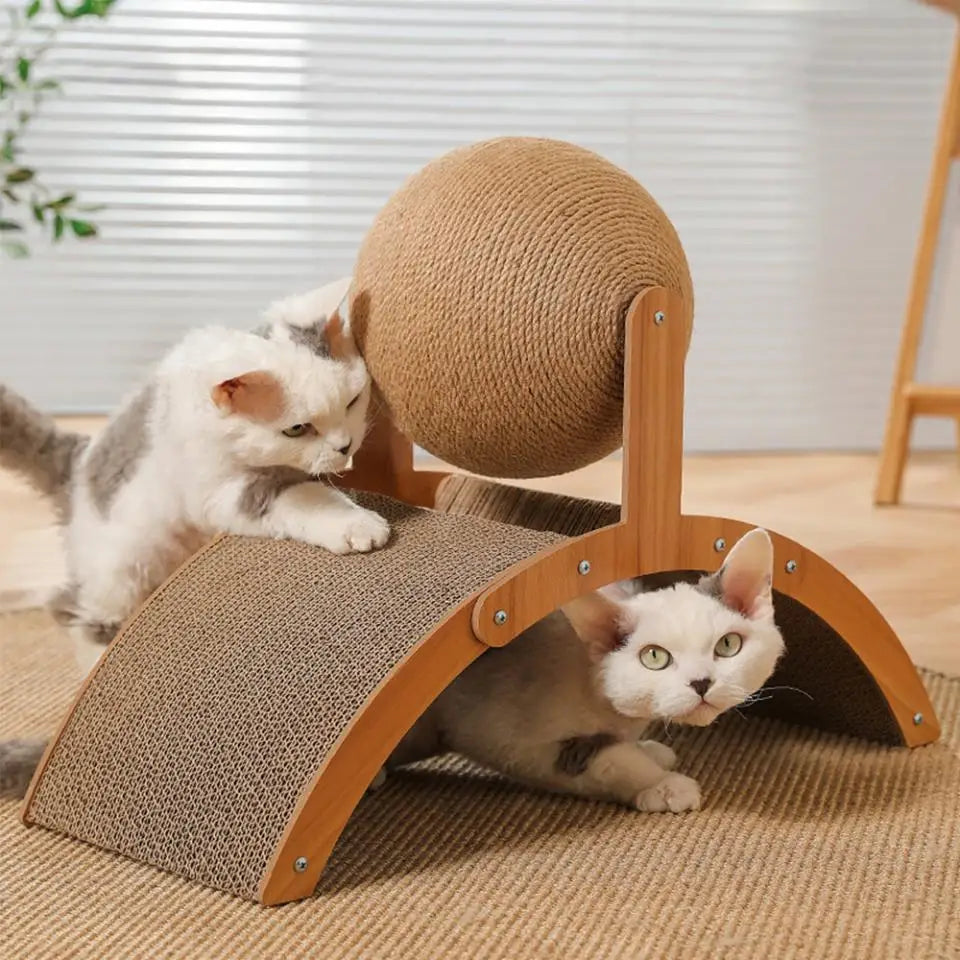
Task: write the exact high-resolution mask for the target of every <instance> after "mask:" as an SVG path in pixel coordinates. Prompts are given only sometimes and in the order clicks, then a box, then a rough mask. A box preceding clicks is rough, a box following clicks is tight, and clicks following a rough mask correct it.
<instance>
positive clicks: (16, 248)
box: [0, 240, 30, 260]
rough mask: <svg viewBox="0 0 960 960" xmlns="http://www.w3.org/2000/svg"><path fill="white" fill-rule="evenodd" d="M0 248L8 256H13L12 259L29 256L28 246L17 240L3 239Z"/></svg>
mask: <svg viewBox="0 0 960 960" xmlns="http://www.w3.org/2000/svg"><path fill="white" fill-rule="evenodd" d="M0 250H3V252H4V253H5V254H6V255H7V256H8V257H13V259H14V260H22V259H23V258H24V257H29V256H30V248H29V247H28V246H27V245H26V244H25V243H21V242H20V241H19V240H4V241H3V242H2V243H0Z"/></svg>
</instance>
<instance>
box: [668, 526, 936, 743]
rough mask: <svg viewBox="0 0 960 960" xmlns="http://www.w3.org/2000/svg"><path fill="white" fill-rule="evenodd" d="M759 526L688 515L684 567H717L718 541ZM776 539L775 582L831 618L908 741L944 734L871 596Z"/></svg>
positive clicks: (730, 541)
mask: <svg viewBox="0 0 960 960" xmlns="http://www.w3.org/2000/svg"><path fill="white" fill-rule="evenodd" d="M752 526H754V525H753V524H748V523H745V522H743V521H742V520H731V519H727V518H724V517H707V516H684V517H682V526H681V531H682V532H681V558H680V565H679V568H680V569H684V570H687V569H689V570H709V569H711V568H712V567H714V566H716V562H717V551H716V548H715V544H716V543H717V541H718V540H719V539H722V540H723V541H725V543H727V544H731V545H732V544H733V543H734V542H736V540H737V539H739V538H740V537H742V536H743V534H745V533H746V532H747V531H748V530H750V529H751V528H752ZM768 532H769V533H770V536H771V538H772V539H773V547H774V556H775V557H776V566H775V568H774V576H773V586H774V589H776V590H778V591H779V592H780V593H782V594H784V595H786V596H789V597H793V598H794V599H795V600H797V601H799V602H800V603H802V604H803V606H804V607H806V608H807V609H808V610H810V611H812V612H813V613H815V614H816V615H817V616H818V617H819V618H820V619H822V620H823V621H824V622H825V623H827V624H828V625H829V626H830V627H831V628H832V630H834V631H835V632H836V633H837V634H838V635H839V636H840V637H841V638H842V639H843V641H844V642H845V643H846V644H847V646H849V647H850V648H851V649H852V650H853V652H854V653H855V654H856V655H857V657H858V658H859V659H860V660H861V662H862V663H863V664H864V666H865V667H866V669H867V671H868V672H869V673H870V675H871V676H872V677H873V679H874V681H875V682H876V684H877V686H878V687H879V688H880V691H881V693H882V694H883V696H884V698H885V699H886V701H887V704H888V705H889V707H890V710H891V712H892V713H893V716H894V718H895V720H896V723H897V726H898V727H899V728H900V732H901V734H902V738H903V743H904V744H905V745H906V746H909V747H918V746H921V745H923V744H925V743H931V742H933V741H934V740H936V739H937V738H938V737H939V736H940V725H939V724H938V722H937V718H936V715H935V714H934V711H933V706H932V705H931V703H930V698H929V697H928V696H927V691H926V690H925V689H924V686H923V683H922V682H921V681H920V677H919V676H918V675H917V670H916V667H914V665H913V663H912V661H911V660H910V657H909V656H908V655H907V652H906V650H904V648H903V645H902V644H901V643H900V640H899V638H898V637H897V635H896V633H894V631H893V628H892V627H891V626H890V624H889V623H888V622H887V621H886V619H885V618H884V616H883V615H882V614H881V613H880V611H879V610H878V609H877V608H876V607H875V606H874V604H873V603H872V602H871V600H870V599H869V598H868V597H867V596H866V595H865V594H864V593H863V592H862V591H861V590H860V589H859V588H858V587H856V586H855V585H854V584H853V583H852V582H851V581H850V580H848V579H847V577H845V576H844V575H843V574H842V573H841V572H840V571H839V570H837V568H836V567H834V566H833V565H832V564H831V563H828V562H827V561H826V560H824V559H823V557H821V556H820V555H819V554H816V553H814V552H813V551H812V550H809V549H807V548H806V547H803V546H801V545H800V544H799V543H797V542H796V541H794V540H790V539H789V538H787V537H784V536H783V535H781V534H779V533H776V532H774V531H773V530H770V531H768Z"/></svg>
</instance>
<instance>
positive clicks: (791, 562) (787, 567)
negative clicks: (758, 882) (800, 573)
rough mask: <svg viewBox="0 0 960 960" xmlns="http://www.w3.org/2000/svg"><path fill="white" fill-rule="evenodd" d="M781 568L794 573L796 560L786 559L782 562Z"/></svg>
mask: <svg viewBox="0 0 960 960" xmlns="http://www.w3.org/2000/svg"><path fill="white" fill-rule="evenodd" d="M783 569H784V570H786V571H787V573H796V572H797V561H796V560H788V561H787V562H786V564H784V567H783Z"/></svg>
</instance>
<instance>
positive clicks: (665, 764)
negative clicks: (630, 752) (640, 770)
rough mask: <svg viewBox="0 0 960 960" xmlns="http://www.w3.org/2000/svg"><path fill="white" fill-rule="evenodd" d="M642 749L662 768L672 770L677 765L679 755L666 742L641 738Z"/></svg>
mask: <svg viewBox="0 0 960 960" xmlns="http://www.w3.org/2000/svg"><path fill="white" fill-rule="evenodd" d="M640 749H641V750H642V751H643V752H644V753H645V754H646V755H647V756H648V757H649V758H650V759H651V760H652V761H653V762H654V763H655V764H656V765H657V766H658V767H660V769H661V770H672V769H673V768H674V767H675V766H676V765H677V755H676V754H675V753H674V752H673V751H672V750H671V749H670V748H669V747H668V746H667V745H666V744H665V743H659V742H658V741H656V740H641V741H640Z"/></svg>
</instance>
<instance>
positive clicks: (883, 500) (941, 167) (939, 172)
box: [874, 30, 960, 505]
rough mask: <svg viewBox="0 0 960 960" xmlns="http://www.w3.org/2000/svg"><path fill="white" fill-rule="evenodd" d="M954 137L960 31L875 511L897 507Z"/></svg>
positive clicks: (958, 123)
mask: <svg viewBox="0 0 960 960" xmlns="http://www.w3.org/2000/svg"><path fill="white" fill-rule="evenodd" d="M958 131H960V30H958V33H957V37H956V38H955V40H954V47H953V59H952V61H951V65H950V74H949V77H948V80H947V88H946V92H945V94H944V99H943V106H942V108H941V113H940V126H939V129H938V132H937V142H936V147H935V149H934V154H933V166H932V169H931V171H930V181H929V185H928V187H927V199H926V205H925V207H924V212H923V226H922V227H921V231H920V240H919V243H918V245H917V251H916V256H915V259H914V265H913V277H912V280H911V282H910V294H909V297H908V299H907V313H906V318H905V319H904V323H903V331H902V333H901V336H900V352H899V357H898V360H897V368H896V373H895V374H894V378H893V389H892V391H891V395H890V412H889V414H888V417H887V429H886V434H885V437H884V441H883V449H882V451H881V455H880V470H879V473H878V476H877V485H876V489H875V492H874V503H876V504H878V505H879V504H895V503H899V501H900V489H901V485H902V481H903V469H904V465H905V463H906V459H907V453H908V448H909V443H910V428H911V425H912V420H913V415H914V408H913V405H912V404H911V400H910V396H909V389H910V386H911V384H912V381H913V378H914V375H915V373H916V367H917V351H918V350H919V347H920V337H921V334H922V332H923V318H924V314H925V313H926V309H927V299H928V295H929V292H930V281H931V278H932V277H933V267H934V261H935V259H936V252H937V242H938V239H939V236H940V222H941V219H942V217H943V204H944V198H945V196H946V190H947V181H948V179H949V176H950V164H951V161H952V159H953V157H954V156H956V154H957V135H958Z"/></svg>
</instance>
